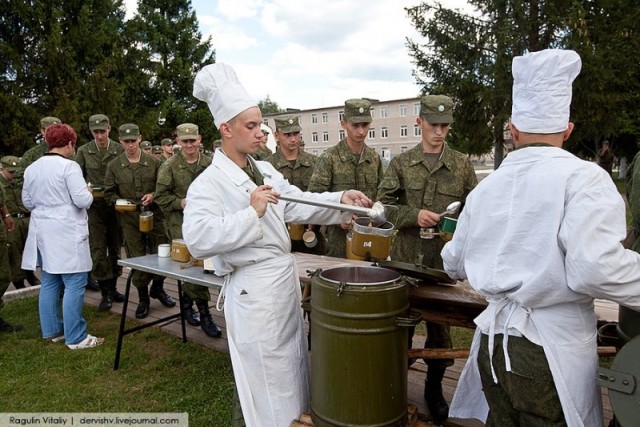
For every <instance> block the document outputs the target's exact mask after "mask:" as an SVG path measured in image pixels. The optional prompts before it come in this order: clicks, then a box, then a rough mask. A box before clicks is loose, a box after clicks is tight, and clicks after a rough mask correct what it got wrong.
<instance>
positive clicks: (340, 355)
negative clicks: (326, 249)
mask: <svg viewBox="0 0 640 427" xmlns="http://www.w3.org/2000/svg"><path fill="white" fill-rule="evenodd" d="M408 311H409V290H408V288H407V286H406V284H405V282H404V280H403V279H402V275H401V274H400V273H398V272H397V271H393V270H389V269H386V268H381V267H368V266H362V267H361V266H353V267H338V268H332V269H329V270H325V271H322V272H320V273H319V274H317V275H315V276H314V277H313V279H312V285H311V331H312V339H311V418H312V419H313V422H314V425H315V426H317V427H324V426H350V427H351V426H380V427H382V426H406V425H407V329H406V326H409V323H410V322H411V320H410V319H407V318H406V317H404V316H406V315H407V314H408ZM414 323H415V322H414Z"/></svg>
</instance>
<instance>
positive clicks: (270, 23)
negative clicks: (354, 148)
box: [125, 0, 466, 109]
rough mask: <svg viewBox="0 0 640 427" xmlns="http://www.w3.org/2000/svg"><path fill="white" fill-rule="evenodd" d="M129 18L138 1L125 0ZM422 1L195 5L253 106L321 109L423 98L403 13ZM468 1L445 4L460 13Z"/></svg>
mask: <svg viewBox="0 0 640 427" xmlns="http://www.w3.org/2000/svg"><path fill="white" fill-rule="evenodd" d="M125 3H126V4H127V7H128V9H127V10H128V13H132V12H133V10H134V9H135V4H136V1H135V0H125ZM419 3H420V1H419V0H412V1H408V0H376V1H366V0H192V5H193V8H194V10H195V11H196V14H197V16H198V21H199V25H200V31H201V33H202V34H203V36H204V37H206V36H209V35H210V36H211V37H212V40H213V46H214V48H215V50H216V61H217V62H226V63H227V64H229V65H231V66H233V67H234V68H235V70H236V73H237V75H238V77H239V79H240V81H241V82H242V84H243V85H244V87H245V88H246V89H247V92H248V93H249V94H250V95H252V96H254V97H255V100H256V102H257V101H260V100H262V99H265V98H266V96H267V95H268V96H269V97H270V98H271V100H272V101H274V102H276V103H278V106H279V107H280V108H301V109H309V108H322V107H329V106H335V105H340V104H342V103H343V102H344V100H345V99H349V98H361V97H368V98H375V99H380V100H390V99H399V98H408V97H413V96H416V95H417V94H418V93H419V87H418V86H417V85H416V83H415V79H414V77H413V76H412V69H413V67H412V64H411V62H410V57H409V55H408V51H407V48H406V46H405V43H406V38H407V37H410V38H412V39H414V40H416V39H418V35H417V33H416V31H415V29H414V28H413V27H412V26H411V23H410V22H409V19H408V18H407V17H406V13H405V11H404V8H405V7H410V6H414V5H417V4H419ZM465 4H466V1H465V0H448V1H447V6H448V7H463V6H464V5H465Z"/></svg>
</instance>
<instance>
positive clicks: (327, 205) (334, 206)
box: [280, 194, 373, 217]
mask: <svg viewBox="0 0 640 427" xmlns="http://www.w3.org/2000/svg"><path fill="white" fill-rule="evenodd" d="M280 199H282V200H286V201H288V202H295V203H303V204H305V205H312V206H319V207H321V208H330V209H337V210H340V211H347V212H353V213H355V214H358V215H366V216H368V217H372V216H373V210H372V209H370V208H363V207H360V206H354V205H347V204H345V203H336V202H327V201H324V200H314V199H305V198H304V197H295V196H287V195H284V194H281V195H280Z"/></svg>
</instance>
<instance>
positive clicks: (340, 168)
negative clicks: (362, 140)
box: [307, 139, 383, 200]
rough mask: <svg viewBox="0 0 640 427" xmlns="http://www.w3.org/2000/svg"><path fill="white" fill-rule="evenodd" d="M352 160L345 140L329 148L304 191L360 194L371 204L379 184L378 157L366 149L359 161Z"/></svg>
mask: <svg viewBox="0 0 640 427" xmlns="http://www.w3.org/2000/svg"><path fill="white" fill-rule="evenodd" d="M355 157H356V156H354V154H353V153H352V152H351V149H350V148H349V146H348V145H347V141H346V140H344V139H343V140H342V141H340V142H339V143H338V144H337V145H335V146H333V147H331V148H329V149H328V150H327V151H325V152H324V153H322V155H321V156H320V157H319V158H318V161H317V162H316V166H315V168H314V171H313V175H312V176H311V180H310V181H309V186H308V187H307V191H312V192H319V193H321V192H323V191H345V190H360V191H362V192H363V193H364V194H366V195H367V196H368V197H369V198H370V199H372V200H373V199H374V198H375V197H376V193H377V191H378V184H379V183H380V181H381V180H382V173H383V171H382V162H381V160H380V156H379V155H378V153H376V152H375V150H374V149H373V148H371V147H369V146H367V145H365V147H364V150H363V152H362V155H361V156H360V157H359V159H357V160H356V158H355Z"/></svg>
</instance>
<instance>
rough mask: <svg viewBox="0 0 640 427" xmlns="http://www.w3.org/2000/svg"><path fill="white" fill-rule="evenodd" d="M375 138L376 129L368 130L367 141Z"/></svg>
mask: <svg viewBox="0 0 640 427" xmlns="http://www.w3.org/2000/svg"><path fill="white" fill-rule="evenodd" d="M375 137H376V128H369V139H373V138H375Z"/></svg>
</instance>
